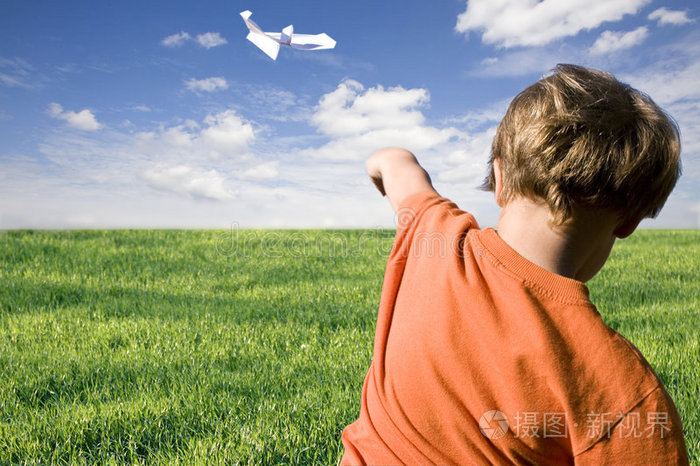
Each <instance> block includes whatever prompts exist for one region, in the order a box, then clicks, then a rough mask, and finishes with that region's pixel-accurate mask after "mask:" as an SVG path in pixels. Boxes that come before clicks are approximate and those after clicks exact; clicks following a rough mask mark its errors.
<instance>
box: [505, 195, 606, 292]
mask: <svg viewBox="0 0 700 466" xmlns="http://www.w3.org/2000/svg"><path fill="white" fill-rule="evenodd" d="M615 222H616V220H615V217H613V216H611V215H609V214H606V213H604V212H599V211H596V212H582V211H577V212H575V214H574V215H573V217H572V219H571V221H569V222H567V223H566V224H565V225H562V226H558V225H554V224H553V223H552V222H551V215H550V212H549V208H548V207H547V205H546V204H544V203H543V202H542V203H540V202H535V201H532V200H529V199H525V198H517V199H514V200H512V201H510V202H508V204H506V205H505V206H503V208H502V209H501V214H500V217H499V219H498V226H497V232H498V235H499V236H500V237H501V239H503V241H505V242H506V243H507V244H508V245H509V246H510V247H511V248H513V249H514V250H515V251H516V252H517V253H518V254H520V255H521V256H523V257H524V258H525V259H527V260H529V261H530V262H532V263H534V264H536V265H539V266H540V267H542V268H544V269H546V270H549V271H550V272H553V273H556V274H558V275H562V276H564V277H568V278H573V279H576V280H579V281H582V282H586V281H588V280H590V279H591V278H593V276H594V275H595V274H596V273H598V271H599V270H600V268H601V267H602V266H603V264H605V261H606V259H607V258H608V255H609V254H610V250H611V249H612V246H613V243H614V242H615V235H614V234H613V231H614V228H615Z"/></svg>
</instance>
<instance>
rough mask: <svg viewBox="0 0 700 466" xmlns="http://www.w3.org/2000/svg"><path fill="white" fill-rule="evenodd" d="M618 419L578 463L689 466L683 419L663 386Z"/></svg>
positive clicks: (586, 451) (578, 457) (582, 455)
mask: <svg viewBox="0 0 700 466" xmlns="http://www.w3.org/2000/svg"><path fill="white" fill-rule="evenodd" d="M610 414H611V415H612V414H613V413H610ZM617 417H618V420H617V424H616V425H615V426H614V427H612V429H611V430H610V431H609V432H608V434H606V435H604V436H603V437H602V438H601V439H600V440H598V441H597V442H596V443H594V444H593V445H592V446H591V447H589V448H588V449H586V450H585V451H583V452H581V453H579V454H578V455H576V456H575V462H576V464H581V465H588V464H590V465H603V464H629V465H637V464H639V465H642V464H664V465H687V464H689V461H688V451H687V450H686V446H685V440H684V438H683V426H682V423H681V419H680V416H679V415H678V412H677V411H676V407H675V405H674V404H673V401H672V400H671V398H670V397H669V395H668V393H667V392H666V390H665V389H664V388H663V387H662V386H659V387H657V388H656V389H655V390H653V391H652V392H651V393H650V394H649V395H647V396H646V397H645V398H644V399H643V400H642V401H641V402H640V403H639V404H638V405H637V406H635V407H634V408H633V409H632V410H631V411H629V412H628V413H626V414H624V415H620V416H617Z"/></svg>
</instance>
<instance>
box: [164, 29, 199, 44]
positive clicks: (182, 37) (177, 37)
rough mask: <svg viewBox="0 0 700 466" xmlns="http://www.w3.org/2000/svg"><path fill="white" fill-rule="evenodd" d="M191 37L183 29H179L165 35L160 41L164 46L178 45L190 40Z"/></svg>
mask: <svg viewBox="0 0 700 466" xmlns="http://www.w3.org/2000/svg"><path fill="white" fill-rule="evenodd" d="M191 38H192V37H191V36H190V35H189V34H188V33H186V32H185V31H180V32H179V33H177V34H173V35H171V36H168V37H166V38H165V39H163V40H162V41H161V44H163V45H165V46H166V47H179V46H181V45H182V44H184V43H185V41H188V40H190V39H191Z"/></svg>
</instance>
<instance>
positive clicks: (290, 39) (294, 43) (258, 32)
mask: <svg viewBox="0 0 700 466" xmlns="http://www.w3.org/2000/svg"><path fill="white" fill-rule="evenodd" d="M252 14H253V13H251V12H250V11H249V10H246V11H242V12H241V17H242V18H243V21H245V25H246V26H248V29H249V30H250V32H249V33H248V35H247V36H246V39H248V40H249V41H251V42H252V43H254V44H255V45H256V46H257V47H258V48H259V49H260V50H262V51H263V52H265V53H266V54H267V55H268V56H269V57H270V58H272V59H273V60H277V54H278V53H279V51H280V45H288V46H290V47H293V48H295V49H302V50H322V49H332V48H333V47H335V41H334V40H333V39H332V38H331V37H330V36H329V35H328V34H326V33H322V34H295V33H294V26H292V25H291V24H290V25H289V26H287V27H286V28H284V29H282V32H281V33H280V32H263V30H262V29H260V26H258V25H257V24H255V22H254V21H253V20H251V19H250V16H251V15H252Z"/></svg>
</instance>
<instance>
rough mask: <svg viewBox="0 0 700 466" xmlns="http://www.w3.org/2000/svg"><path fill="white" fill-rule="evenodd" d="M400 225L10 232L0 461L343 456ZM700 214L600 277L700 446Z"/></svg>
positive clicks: (291, 460) (694, 446)
mask: <svg viewBox="0 0 700 466" xmlns="http://www.w3.org/2000/svg"><path fill="white" fill-rule="evenodd" d="M392 235H393V233H392V232H388V231H362V230H358V231H327V230H326V231H324V230H317V231H310V230H304V231H271V230H269V231H230V232H225V231H211V230H210V231H198V230H194V231H169V230H159V231H148V230H139V231H121V230H120V231H100V230H96V231H56V232H51V231H8V232H4V233H0V464H7V463H28V464H38V463H52V464H62V463H78V464H80V463H84V464H89V463H95V462H99V463H114V462H119V463H122V462H129V463H134V462H137V463H140V462H147V463H167V464H191V463H212V462H222V463H229V464H282V463H286V464H312V463H313V464H335V463H337V461H338V459H339V456H340V454H341V451H342V446H341V443H340V433H341V431H342V429H343V428H344V426H345V425H347V424H348V423H350V422H352V421H353V420H354V419H355V418H356V417H357V414H358V410H359V397H360V390H361V386H362V381H363V378H364V375H365V373H366V370H367V367H368V366H369V363H370V359H371V350H372V343H373V336H374V322H375V316H376V307H377V304H378V300H379V292H380V289H381V282H382V277H383V270H384V261H385V258H386V255H387V254H388V250H389V248H390V247H391V241H392ZM699 257H700V232H699V231H640V232H637V233H635V235H634V236H632V237H631V238H630V239H627V240H625V241H622V242H620V243H619V244H618V245H617V246H616V247H615V249H614V251H613V254H612V256H611V258H610V261H609V263H608V265H606V268H604V269H603V271H602V272H601V273H600V274H599V275H598V276H597V277H596V278H595V279H594V280H593V281H592V282H591V283H590V288H591V295H592V299H593V301H594V302H595V303H596V304H597V305H598V308H599V310H600V311H601V313H602V314H603V317H604V319H605V320H606V322H608V323H609V324H610V325H611V326H612V327H614V328H616V329H617V330H619V331H620V332H621V333H622V334H623V335H625V336H626V337H627V338H629V339H630V340H631V341H632V342H633V343H634V344H635V345H636V346H637V347H639V348H640V350H641V351H642V352H643V353H644V354H645V355H646V357H647V359H648V360H649V361H650V362H651V364H652V366H654V368H655V369H656V370H657V372H658V373H659V375H660V376H661V378H662V379H663V380H664V383H665V384H666V387H667V388H668V391H669V392H670V393H671V396H672V397H673V398H674V400H675V401H676V405H677V406H678V409H679V412H680V414H681V417H682V419H683V422H684V425H685V429H686V442H687V445H688V448H689V450H690V453H691V457H692V461H693V462H694V464H700V443H699V440H700V401H699V400H700V392H699V388H698V380H700V369H699V368H700V347H699V344H698V343H699V340H700V337H699V336H698V327H697V325H698V322H699V317H700V285H699V281H698V276H699V275H700V270H699V269H700V264H699V259H698V258H699Z"/></svg>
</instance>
